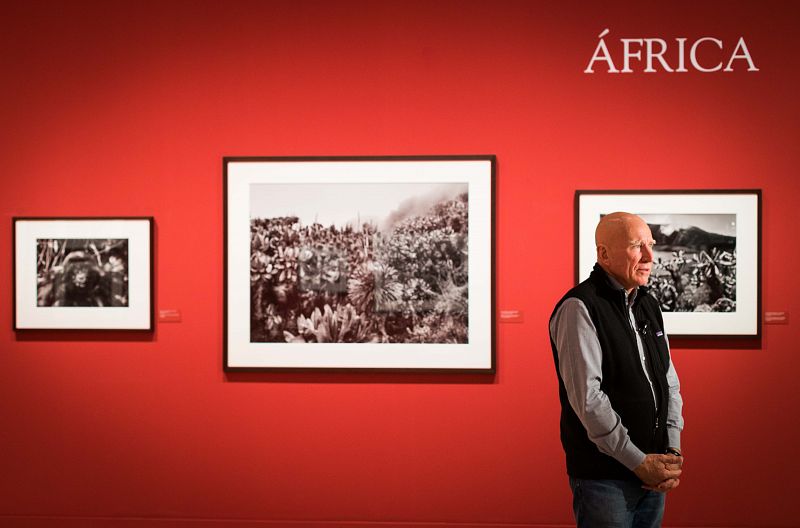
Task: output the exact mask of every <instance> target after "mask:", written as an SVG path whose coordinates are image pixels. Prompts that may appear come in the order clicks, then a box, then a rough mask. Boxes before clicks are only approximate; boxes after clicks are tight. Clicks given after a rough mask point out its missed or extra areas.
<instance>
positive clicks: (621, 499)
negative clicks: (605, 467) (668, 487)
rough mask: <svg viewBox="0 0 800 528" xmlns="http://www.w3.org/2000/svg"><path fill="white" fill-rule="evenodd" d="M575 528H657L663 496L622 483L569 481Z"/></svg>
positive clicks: (635, 483) (616, 481) (633, 484)
mask: <svg viewBox="0 0 800 528" xmlns="http://www.w3.org/2000/svg"><path fill="white" fill-rule="evenodd" d="M569 486H570V488H572V509H573V511H574V512H575V521H576V522H577V523H578V528H658V527H660V526H661V519H662V518H663V517H664V498H665V497H664V493H659V492H657V491H649V490H646V489H644V488H642V485H641V484H640V483H639V482H628V481H626V480H588V479H576V478H572V477H570V478H569Z"/></svg>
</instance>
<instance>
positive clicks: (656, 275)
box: [650, 247, 736, 312]
mask: <svg viewBox="0 0 800 528" xmlns="http://www.w3.org/2000/svg"><path fill="white" fill-rule="evenodd" d="M650 294H651V295H653V296H654V297H655V298H656V299H657V300H658V302H659V304H660V305H661V310H662V311H665V312H734V311H736V250H735V249H733V250H731V251H727V250H722V249H719V248H716V247H713V248H711V249H710V250H708V251H706V250H699V251H694V252H687V251H685V250H682V249H681V250H677V251H673V252H672V257H671V258H663V257H659V258H657V259H656V261H655V262H654V263H653V271H652V274H651V276H650Z"/></svg>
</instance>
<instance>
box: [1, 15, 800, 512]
mask: <svg viewBox="0 0 800 528" xmlns="http://www.w3.org/2000/svg"><path fill="white" fill-rule="evenodd" d="M164 4H166V5H164ZM794 7H795V6H793V5H792V4H791V3H788V2H740V3H731V2H716V3H712V2H704V3H703V4H702V5H699V6H698V5H695V4H694V3H689V2H687V3H675V2H668V3H663V6H662V5H661V4H659V5H656V4H654V3H642V2H633V1H631V2H627V3H619V4H609V3H608V2H597V3H589V2H564V3H556V2H463V1H452V2H450V1H441V2H366V1H365V2H229V3H223V2H192V1H186V2H97V3H91V4H90V3H78V2H52V3H44V2H17V3H16V5H12V6H5V7H4V8H3V12H2V14H1V15H0V17H2V21H3V23H2V27H3V31H2V32H0V44H1V46H0V49H2V53H0V71H1V72H2V74H1V75H2V83H0V115H2V127H0V149H1V150H2V159H3V174H2V176H0V177H1V178H2V195H1V196H0V215H1V216H2V218H0V224H5V228H3V229H0V248H5V249H3V255H4V258H2V259H0V283H1V284H4V285H6V287H3V288H2V290H0V322H3V321H4V323H3V324H0V349H2V352H1V353H0V424H2V425H0V453H2V455H0V456H1V457H2V458H1V459H0V515H2V517H0V524H3V523H4V522H5V521H7V522H8V524H14V523H24V522H27V523H29V524H30V525H35V524H36V523H44V524H48V523H50V522H51V521H53V520H54V519H55V518H62V517H63V518H76V517H78V518H95V519H96V522H97V523H100V520H98V519H101V520H102V519H105V520H104V521H103V522H105V523H111V524H125V523H122V521H121V519H128V521H129V522H130V523H132V522H134V521H136V522H138V523H140V524H143V525H147V524H148V522H149V520H156V519H209V520H217V521H219V522H220V525H222V524H224V523H223V521H225V520H234V519H249V520H273V521H274V520H294V521H313V522H312V523H311V524H316V522H317V521H322V520H327V521H366V522H395V521H397V522H400V521H408V522H412V523H416V522H419V523H423V522H442V523H476V524H482V523H485V524H491V523H495V524H504V523H518V524H522V525H538V524H551V525H552V524H556V525H557V524H568V523H569V522H570V521H571V511H570V495H569V490H568V487H567V483H566V477H565V470H564V462H563V453H562V451H561V447H560V444H559V440H558V398H557V390H556V382H555V374H554V370H553V366H552V359H551V353H550V349H549V343H548V338H547V331H546V326H547V324H546V322H547V318H548V316H549V314H550V310H551V308H552V305H553V304H554V302H555V301H556V300H557V299H558V297H559V296H560V295H561V294H562V293H563V292H564V291H565V290H566V289H567V288H568V287H569V286H570V284H571V281H572V276H573V245H572V244H573V242H572V238H573V235H572V233H573V231H572V228H573V209H572V199H573V194H574V191H575V190H576V189H608V188H612V189H613V188H616V189H628V188H630V189H650V188H679V189H680V188H699V189H709V188H761V189H763V193H764V194H763V197H764V198H763V289H762V292H763V306H764V309H765V310H768V311H788V312H790V324H788V325H782V326H778V325H774V326H765V327H764V329H763V339H762V341H761V343H760V344H756V346H751V347H750V348H740V347H736V346H733V345H734V344H732V343H727V344H725V343H723V344H721V345H719V344H717V345H715V344H714V343H699V344H698V343H695V344H694V345H693V346H691V347H689V348H687V347H684V348H676V349H675V350H674V352H673V354H674V360H675V363H676V365H677V367H678V372H679V374H680V376H681V380H682V382H683V394H684V398H685V401H686V407H685V418H686V431H685V433H684V449H685V452H686V454H687V459H686V460H687V461H686V467H685V474H684V476H685V478H684V479H683V481H682V484H681V487H680V488H679V489H677V490H676V491H675V492H674V493H672V494H671V495H670V496H669V498H668V507H667V510H668V511H667V521H666V524H668V525H670V526H732V525H736V526H747V527H754V526H767V525H769V526H795V525H796V523H797V516H796V513H795V512H794V510H795V508H794V507H793V499H794V496H795V491H794V488H795V484H796V482H797V472H798V469H800V463H798V462H797V457H796V455H795V454H794V453H795V452H796V451H797V446H798V441H799V440H800V438H798V436H800V435H798V427H797V418H796V417H797V409H798V407H799V406H800V396H798V391H797V388H796V379H797V371H798V370H800V356H798V354H797V350H798V347H797V340H798V337H800V336H798V331H797V327H796V323H795V321H796V320H798V318H800V307H798V305H797V301H796V299H795V295H792V294H793V293H796V292H797V291H798V289H799V288H798V277H800V274H799V273H797V272H796V270H795V269H794V268H795V267H796V265H797V261H798V257H800V254H799V253H798V243H797V232H796V230H795V229H794V228H793V225H794V224H795V221H794V218H795V217H794V214H796V209H797V203H798V199H800V193H799V192H798V191H800V185H798V183H797V167H798V166H800V159H798V158H799V157H800V154H799V152H800V150H799V149H798V148H797V144H798V139H799V138H800V134H798V132H800V124H799V123H800V112H799V110H800V103H799V102H798V96H797V90H798V80H800V79H798V71H799V70H798V57H800V41H798V39H797V38H796V36H795V34H796V29H797V28H796V14H797V13H796V12H791V10H792V9H793V8H794ZM604 28H610V29H611V34H610V35H609V36H608V37H607V39H609V40H608V42H609V44H610V45H611V44H613V43H614V42H616V44H615V45H616V46H617V47H619V40H618V39H619V38H621V37H632V38H637V37H640V38H641V37H662V38H665V39H668V40H672V39H674V38H677V37H687V38H689V39H690V40H689V42H692V41H694V40H695V39H697V38H700V37H703V36H714V37H717V38H720V39H722V40H723V41H724V43H725V46H726V49H728V50H730V49H731V48H732V47H733V46H734V45H735V42H736V40H737V39H738V37H739V36H744V37H745V39H746V42H747V45H748V47H749V50H750V52H751V54H752V56H753V59H754V61H755V62H756V65H757V66H758V67H759V68H760V71H759V72H757V73H748V72H746V71H745V68H744V63H743V61H740V62H738V63H737V66H736V70H735V71H734V72H731V73H717V74H701V73H698V72H696V71H693V72H690V73H684V74H666V73H663V72H662V73H656V74H644V73H641V71H639V72H637V73H633V74H627V75H622V74H618V75H609V74H607V73H596V74H594V75H586V74H584V73H582V71H583V69H584V68H585V67H586V65H587V63H588V61H589V58H590V57H591V56H592V53H593V52H594V49H595V46H596V44H597V35H598V34H599V33H600V32H601V31H602V30H603V29H604ZM672 41H673V42H674V40H672ZM616 56H617V57H619V56H620V55H619V53H617V54H616ZM728 56H729V55H726V56H725V57H724V58H723V60H726V59H727V57H728ZM473 153H478V154H484V153H492V154H496V155H497V157H498V167H499V170H498V180H497V196H496V200H497V299H498V309H517V310H521V311H522V312H523V314H524V322H523V323H522V324H500V325H499V327H498V349H497V355H498V373H497V375H496V376H494V377H481V376H476V377H470V376H466V377H465V376H446V375H413V374H411V375H405V374H403V375H400V374H386V375H376V374H363V375H362V374H358V373H354V374H325V373H320V374H264V375H246V376H243V375H239V376H230V375H228V376H226V375H225V374H224V373H223V372H222V326H221V325H222V253H223V247H222V157H223V156H226V155H382V154H387V155H388V154H392V155H403V154H473ZM15 215H31V216H35V215H46V216H67V215H115V216H117V215H153V216H154V217H155V218H156V223H157V228H156V248H157V251H156V254H157V261H156V291H157V294H156V302H157V307H158V308H160V309H178V310H180V311H181V313H182V318H183V320H182V322H180V323H169V324H167V323H162V324H160V325H158V327H157V329H156V331H155V332H154V334H153V335H152V337H150V336H148V337H147V338H143V339H131V338H128V339H121V338H118V336H112V337H107V336H95V335H93V334H78V335H72V336H63V335H59V334H52V333H39V334H35V335H32V336H28V335H24V336H23V335H15V334H14V333H13V332H12V330H11V310H12V299H11V292H10V290H9V288H8V286H9V285H10V284H11V251H10V248H11V217H12V216H15ZM4 519H5V521H4ZM115 520H120V522H119V523H115V522H114V521H115ZM64 522H66V521H64ZM72 522H73V523H76V525H81V524H82V523H84V522H88V521H87V520H86V519H78V520H75V519H73V521H72ZM187 523H188V524H193V523H191V522H188V521H187Z"/></svg>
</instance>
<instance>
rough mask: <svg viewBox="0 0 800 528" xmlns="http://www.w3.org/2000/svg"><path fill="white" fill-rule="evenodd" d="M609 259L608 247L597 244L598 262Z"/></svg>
mask: <svg viewBox="0 0 800 528" xmlns="http://www.w3.org/2000/svg"><path fill="white" fill-rule="evenodd" d="M607 260H608V248H607V247H605V246H603V245H600V246H597V262H605V261H607Z"/></svg>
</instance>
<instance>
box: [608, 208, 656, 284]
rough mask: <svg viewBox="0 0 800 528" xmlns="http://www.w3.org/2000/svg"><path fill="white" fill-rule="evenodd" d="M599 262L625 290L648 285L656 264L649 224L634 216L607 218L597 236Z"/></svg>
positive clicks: (625, 215)
mask: <svg viewBox="0 0 800 528" xmlns="http://www.w3.org/2000/svg"><path fill="white" fill-rule="evenodd" d="M594 240H595V244H596V246H597V262H598V263H599V264H600V266H601V267H602V268H603V269H604V270H605V271H606V273H608V274H609V275H611V276H612V277H614V278H615V279H616V280H617V282H619V283H620V284H621V285H622V286H623V287H624V288H625V289H626V290H628V291H630V290H632V289H634V288H636V287H638V286H644V285H645V284H647V280H648V279H649V278H650V270H651V268H652V263H653V245H654V240H653V235H652V233H651V232H650V227H649V226H648V225H647V222H645V221H644V220H642V219H641V218H639V217H638V216H636V215H634V214H631V213H623V212H616V213H611V214H608V215H605V216H604V217H603V218H601V219H600V223H599V224H597V229H596V230H595V232H594Z"/></svg>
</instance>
